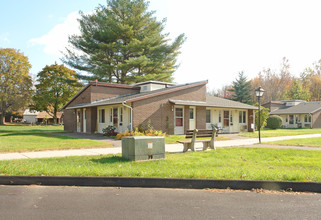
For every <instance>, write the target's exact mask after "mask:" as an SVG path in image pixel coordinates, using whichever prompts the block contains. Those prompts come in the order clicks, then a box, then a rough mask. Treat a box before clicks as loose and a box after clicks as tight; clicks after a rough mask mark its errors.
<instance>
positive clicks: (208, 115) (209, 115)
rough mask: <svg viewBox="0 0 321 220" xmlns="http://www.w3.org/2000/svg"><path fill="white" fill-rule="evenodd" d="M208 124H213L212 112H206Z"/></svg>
mask: <svg viewBox="0 0 321 220" xmlns="http://www.w3.org/2000/svg"><path fill="white" fill-rule="evenodd" d="M206 123H211V110H209V109H207V110H206Z"/></svg>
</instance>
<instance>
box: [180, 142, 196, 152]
mask: <svg viewBox="0 0 321 220" xmlns="http://www.w3.org/2000/svg"><path fill="white" fill-rule="evenodd" d="M188 149H191V150H192V151H195V149H194V144H192V143H184V149H183V153H185V152H186V151H188Z"/></svg>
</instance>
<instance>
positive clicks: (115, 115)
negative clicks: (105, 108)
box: [113, 107, 118, 127]
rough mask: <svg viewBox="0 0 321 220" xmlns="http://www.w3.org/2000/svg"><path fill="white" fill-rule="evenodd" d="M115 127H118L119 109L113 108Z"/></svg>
mask: <svg viewBox="0 0 321 220" xmlns="http://www.w3.org/2000/svg"><path fill="white" fill-rule="evenodd" d="M113 125H114V126H115V127H117V126H118V108H117V107H116V108H113Z"/></svg>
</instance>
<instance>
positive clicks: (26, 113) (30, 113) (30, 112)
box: [23, 109, 39, 116]
mask: <svg viewBox="0 0 321 220" xmlns="http://www.w3.org/2000/svg"><path fill="white" fill-rule="evenodd" d="M38 114H39V112H37V111H36V110H30V109H26V110H25V111H24V112H23V116H37V115H38Z"/></svg>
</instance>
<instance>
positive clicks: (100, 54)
mask: <svg viewBox="0 0 321 220" xmlns="http://www.w3.org/2000/svg"><path fill="white" fill-rule="evenodd" d="M147 9H148V2H145V1H144V0H107V6H102V5H100V6H99V7H98V8H97V9H96V10H95V11H94V12H93V13H91V14H84V13H81V18H80V19H79V23H80V32H81V33H80V35H73V36H70V37H69V43H70V46H69V47H68V48H67V53H66V54H65V57H64V58H63V59H62V60H63V62H64V63H65V64H67V65H68V66H70V67H72V68H74V69H77V70H80V72H79V77H80V78H81V79H86V80H94V79H98V80H99V81H103V82H115V83H122V84H123V83H125V84H130V83H134V82H141V81H146V80H160V81H167V82H170V81H172V73H173V72H174V71H175V70H176V67H177V65H176V58H177V56H178V54H179V53H180V52H179V49H180V47H181V45H182V44H183V42H184V40H185V37H184V34H181V35H179V36H178V37H177V38H176V39H175V40H174V41H173V42H171V41H170V39H168V34H164V33H162V32H163V30H164V27H165V22H166V20H165V19H164V20H162V21H157V20H156V18H155V17H154V16H153V15H154V12H153V11H148V10H147ZM84 72H87V73H86V74H83V73H84Z"/></svg>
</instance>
